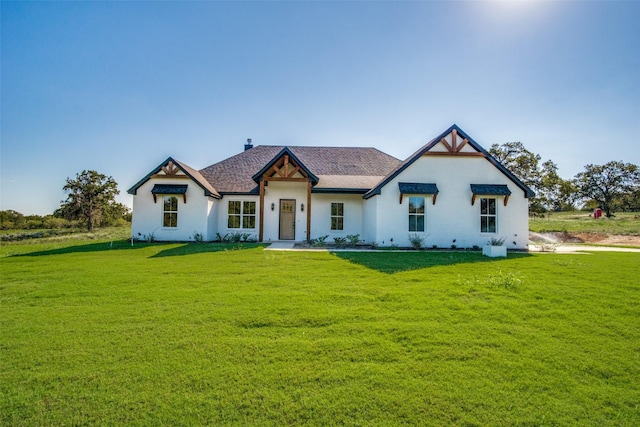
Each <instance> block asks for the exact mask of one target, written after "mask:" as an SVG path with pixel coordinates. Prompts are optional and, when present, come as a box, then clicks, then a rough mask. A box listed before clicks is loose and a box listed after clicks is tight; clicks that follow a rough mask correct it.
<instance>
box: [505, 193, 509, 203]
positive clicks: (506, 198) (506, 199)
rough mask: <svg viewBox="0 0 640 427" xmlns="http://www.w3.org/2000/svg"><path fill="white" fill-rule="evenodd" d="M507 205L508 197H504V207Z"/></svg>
mask: <svg viewBox="0 0 640 427" xmlns="http://www.w3.org/2000/svg"><path fill="white" fill-rule="evenodd" d="M507 203H509V196H508V195H507V196H504V205H505V206H507Z"/></svg>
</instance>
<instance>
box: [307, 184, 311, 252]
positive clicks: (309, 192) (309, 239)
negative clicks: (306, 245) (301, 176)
mask: <svg viewBox="0 0 640 427" xmlns="http://www.w3.org/2000/svg"><path fill="white" fill-rule="evenodd" d="M309 241H311V181H308V182H307V242H309Z"/></svg>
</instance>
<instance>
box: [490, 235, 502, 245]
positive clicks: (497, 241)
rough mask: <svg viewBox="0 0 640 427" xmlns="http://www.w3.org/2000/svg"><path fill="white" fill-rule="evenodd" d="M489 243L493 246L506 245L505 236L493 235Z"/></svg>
mask: <svg viewBox="0 0 640 427" xmlns="http://www.w3.org/2000/svg"><path fill="white" fill-rule="evenodd" d="M489 244H490V245H491V246H502V245H504V237H500V238H499V239H496V238H495V237H492V238H491V240H489Z"/></svg>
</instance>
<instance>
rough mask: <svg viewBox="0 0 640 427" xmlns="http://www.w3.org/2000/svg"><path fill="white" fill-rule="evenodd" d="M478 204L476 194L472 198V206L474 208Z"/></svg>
mask: <svg viewBox="0 0 640 427" xmlns="http://www.w3.org/2000/svg"><path fill="white" fill-rule="evenodd" d="M475 203H476V195H475V194H474V195H473V196H471V206H473V205H474V204H475Z"/></svg>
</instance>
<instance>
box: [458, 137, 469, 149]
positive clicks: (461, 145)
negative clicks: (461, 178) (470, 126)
mask: <svg viewBox="0 0 640 427" xmlns="http://www.w3.org/2000/svg"><path fill="white" fill-rule="evenodd" d="M468 142H469V140H468V139H467V138H465V139H463V140H462V142H461V143H460V145H459V146H458V150H457V151H456V153H459V152H460V150H462V147H464V146H465V145H467V143H468Z"/></svg>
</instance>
